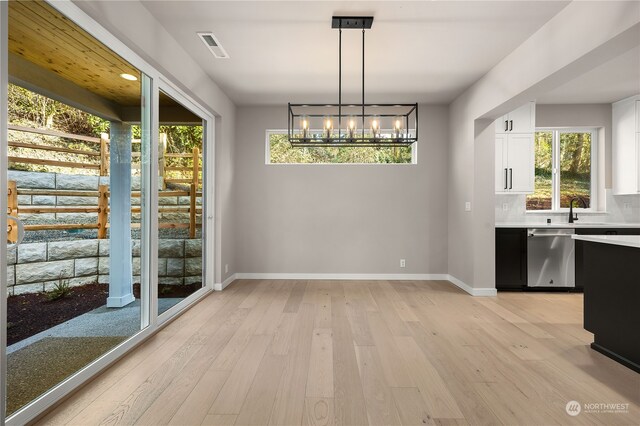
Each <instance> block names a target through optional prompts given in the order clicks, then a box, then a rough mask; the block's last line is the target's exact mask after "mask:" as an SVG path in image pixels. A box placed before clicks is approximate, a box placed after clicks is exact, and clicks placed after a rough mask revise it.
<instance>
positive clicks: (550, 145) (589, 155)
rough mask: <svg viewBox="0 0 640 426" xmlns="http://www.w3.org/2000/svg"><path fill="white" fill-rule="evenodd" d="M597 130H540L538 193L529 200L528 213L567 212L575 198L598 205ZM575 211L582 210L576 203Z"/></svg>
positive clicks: (536, 188)
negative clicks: (596, 198)
mask: <svg viewBox="0 0 640 426" xmlns="http://www.w3.org/2000/svg"><path fill="white" fill-rule="evenodd" d="M596 144H597V131H596V129H593V128H590V129H568V128H560V129H558V128H555V129H537V131H536V133H535V147H534V149H535V190H534V193H533V194H530V195H528V196H527V210H528V211H533V210H555V211H559V210H564V209H568V208H569V203H570V202H571V200H572V199H573V198H576V197H580V198H582V199H584V201H585V203H586V206H587V208H591V206H593V205H595V203H596V200H595V193H596V191H595V188H596V180H595V179H596V176H597V173H596V165H597V161H596V153H597V149H596ZM574 208H583V205H582V204H581V203H580V202H575V204H574Z"/></svg>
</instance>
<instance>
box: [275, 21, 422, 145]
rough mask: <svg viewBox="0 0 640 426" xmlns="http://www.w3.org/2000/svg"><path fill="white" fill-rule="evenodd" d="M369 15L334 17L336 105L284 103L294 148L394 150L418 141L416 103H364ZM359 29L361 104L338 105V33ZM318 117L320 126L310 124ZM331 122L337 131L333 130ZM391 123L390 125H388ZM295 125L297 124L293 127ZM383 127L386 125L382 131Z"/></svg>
mask: <svg viewBox="0 0 640 426" xmlns="http://www.w3.org/2000/svg"><path fill="white" fill-rule="evenodd" d="M372 25H373V17H372V16H334V17H332V19H331V27H332V28H334V29H338V34H339V35H338V43H339V47H338V103H335V104H294V103H289V104H288V116H287V137H288V140H289V142H290V143H291V145H292V146H295V147H317V146H335V147H346V146H351V147H398V146H410V145H411V144H413V143H414V142H416V141H417V140H418V104H417V103H414V104H392V103H384V104H372V103H369V104H368V103H365V30H367V29H370V28H371V26H372ZM343 29H361V30H362V102H361V103H359V104H354V103H349V104H343V103H342V30H343ZM319 118H322V126H321V127H318V126H316V128H313V127H312V126H313V125H312V122H316V123H317V122H318V119H319ZM389 119H391V120H389ZM334 120H335V121H336V122H337V131H334ZM389 122H391V126H388V123H389ZM296 123H298V124H299V125H298V126H297V127H296ZM384 126H387V128H385V127H384Z"/></svg>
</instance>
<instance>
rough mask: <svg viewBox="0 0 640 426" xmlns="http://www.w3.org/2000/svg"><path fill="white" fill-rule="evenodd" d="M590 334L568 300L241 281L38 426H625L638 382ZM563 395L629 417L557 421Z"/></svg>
mask: <svg viewBox="0 0 640 426" xmlns="http://www.w3.org/2000/svg"><path fill="white" fill-rule="evenodd" d="M630 338H638V336H630ZM591 339H592V337H591V335H590V334H589V333H587V332H586V331H584V330H583V328H582V296H581V295H579V294H557V293H556V294H542V293H526V294H523V293H507V294H500V295H499V296H498V297H497V298H474V297H471V296H469V295H467V294H466V293H463V292H462V291H460V290H458V289H457V288H455V287H454V286H453V285H451V284H449V283H446V282H435V281H308V282H307V281H279V280H271V281H258V280H256V281H249V280H240V281H236V282H235V283H233V284H232V285H231V286H229V287H228V288H227V289H226V290H224V291H223V292H221V293H214V294H212V295H210V296H209V297H207V298H206V299H205V300H204V301H203V302H201V303H199V304H198V305H196V306H195V307H194V308H192V309H191V310H189V311H188V312H187V313H185V314H184V315H183V316H181V317H180V318H178V319H177V320H176V321H175V322H173V323H172V324H170V325H169V326H168V327H166V328H165V329H163V330H162V331H161V332H160V333H158V334H157V335H156V336H155V337H154V338H152V339H151V340H150V341H148V342H146V343H145V344H144V345H143V346H141V347H140V348H138V349H137V350H136V351H134V352H133V353H132V354H130V355H128V356H127V357H126V358H124V359H123V360H122V361H120V362H119V363H118V364H117V365H115V366H114V367H112V368H111V369H109V370H108V371H106V372H105V373H104V374H102V375H101V376H99V377H98V378H96V379H95V380H94V381H92V382H91V383H90V384H88V385H87V386H86V387H84V388H83V389H82V390H80V391H79V392H78V393H76V394H75V395H74V396H73V397H72V398H70V399H68V400H67V401H65V402H64V403H63V404H62V405H61V406H59V407H58V408H57V409H56V410H55V411H53V412H51V413H50V414H49V415H48V416H47V417H45V418H44V419H43V420H42V421H41V423H42V424H78V425H93V424H127V425H128V424H149V425H152V424H179V425H192V424H193V425H199V424H206V425H231V424H236V425H266V424H272V425H297V424H313V425H318V424H343V425H364V424H379V425H394V424H408V425H423V424H456V425H457V424H474V425H475V424H509V425H512V424H537V425H542V424H606V425H611V424H638V423H639V422H640V406H639V404H640V375H639V374H636V373H634V372H632V371H631V370H628V369H626V368H625V367H623V366H621V365H618V364H617V363H615V362H613V361H611V360H609V359H608V358H606V357H604V356H602V355H600V354H599V353H596V352H594V351H593V350H591V349H590V348H589V347H588V345H589V343H590V342H591ZM571 400H576V401H579V402H580V403H625V404H626V403H628V404H629V409H628V413H624V414H610V413H599V414H592V413H591V414H590V413H584V412H583V413H581V414H580V415H578V416H576V417H570V416H569V415H567V414H566V412H565V405H566V404H567V402H568V401H571Z"/></svg>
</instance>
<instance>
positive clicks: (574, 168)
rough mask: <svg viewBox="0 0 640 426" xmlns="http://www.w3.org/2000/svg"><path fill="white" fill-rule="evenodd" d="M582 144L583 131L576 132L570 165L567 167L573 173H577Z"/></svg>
mask: <svg viewBox="0 0 640 426" xmlns="http://www.w3.org/2000/svg"><path fill="white" fill-rule="evenodd" d="M583 146H584V133H578V142H577V144H576V148H575V150H574V151H573V158H572V161H571V167H570V168H569V171H570V172H571V173H573V174H576V173H578V169H579V168H580V160H581V159H582V148H583Z"/></svg>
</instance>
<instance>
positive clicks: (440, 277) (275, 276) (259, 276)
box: [213, 272, 497, 296]
mask: <svg viewBox="0 0 640 426" xmlns="http://www.w3.org/2000/svg"><path fill="white" fill-rule="evenodd" d="M236 279H238V280H240V279H245V280H372V281H375V280H395V281H404V280H412V281H413V280H415V281H449V282H451V283H452V284H453V285H455V286H456V287H458V288H460V289H462V290H464V291H466V292H467V293H469V294H470V295H472V296H496V295H497V291H496V289H495V288H473V287H471V286H470V285H468V284H466V283H465V282H463V281H461V280H459V279H457V278H456V277H454V276H452V275H449V274H305V273H261V272H238V273H236V274H233V275H231V276H230V277H229V278H227V279H226V280H225V281H224V282H223V283H222V284H214V285H213V289H214V290H216V291H221V290H223V289H224V288H225V287H226V286H228V285H229V284H231V283H232V282H233V281H234V280H236Z"/></svg>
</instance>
